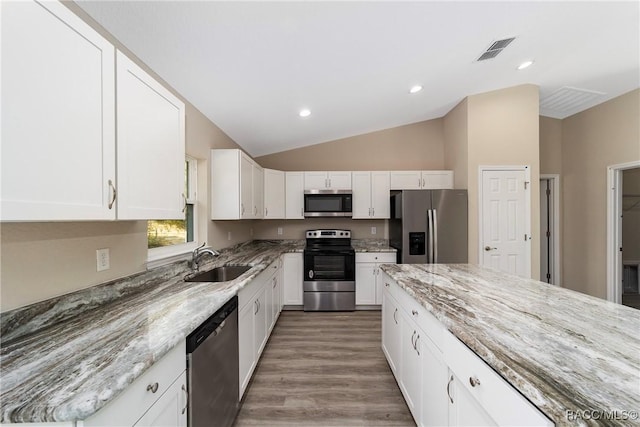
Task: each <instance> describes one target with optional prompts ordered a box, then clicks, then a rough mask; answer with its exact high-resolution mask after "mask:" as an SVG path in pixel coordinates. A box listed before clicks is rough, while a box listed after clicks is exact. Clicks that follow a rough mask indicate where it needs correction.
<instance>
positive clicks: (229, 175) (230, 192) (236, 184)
mask: <svg viewBox="0 0 640 427" xmlns="http://www.w3.org/2000/svg"><path fill="white" fill-rule="evenodd" d="M240 159H241V154H240V150H237V149H229V148H226V149H214V150H211V162H210V166H211V182H210V183H209V186H210V189H211V219H213V220H217V219H240V204H241V199H240V187H241V186H240V178H241V177H240V175H241V174H240V164H241V161H240Z"/></svg>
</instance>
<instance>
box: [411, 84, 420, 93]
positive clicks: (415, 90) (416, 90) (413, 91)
mask: <svg viewBox="0 0 640 427" xmlns="http://www.w3.org/2000/svg"><path fill="white" fill-rule="evenodd" d="M421 90H422V86H420V85H415V86H412V87H411V89H409V93H418V92H420V91H421Z"/></svg>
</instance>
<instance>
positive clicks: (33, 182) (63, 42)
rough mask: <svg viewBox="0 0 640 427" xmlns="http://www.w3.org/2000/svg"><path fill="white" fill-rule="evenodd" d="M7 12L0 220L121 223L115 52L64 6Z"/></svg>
mask: <svg viewBox="0 0 640 427" xmlns="http://www.w3.org/2000/svg"><path fill="white" fill-rule="evenodd" d="M0 8H1V13H0V15H1V25H0V27H1V28H2V49H1V55H2V59H1V60H2V101H1V102H2V107H1V110H2V118H1V121H2V129H1V133H2V136H1V139H2V156H1V159H2V160H1V162H2V163H1V166H0V173H1V179H0V181H1V182H2V187H1V189H0V197H1V203H2V205H1V212H2V218H1V219H2V220H14V221H25V220H30V221H33V220H47V221H48V220H89V219H96V220H98V219H99V220H104V219H115V217H116V214H115V212H116V210H115V206H114V205H112V206H111V208H110V207H109V205H110V199H111V197H112V196H113V193H112V191H111V190H110V186H109V181H111V182H112V183H113V185H115V179H116V177H115V156H116V149H115V87H114V84H115V75H114V73H115V67H114V65H115V64H114V47H113V45H111V44H110V43H109V42H108V41H107V40H105V39H104V38H103V37H102V36H100V35H99V34H98V33H97V32H96V31H95V30H93V29H92V28H91V27H89V25H87V24H86V23H85V22H83V21H82V20H81V19H80V18H78V17H77V16H76V15H75V14H74V13H72V12H71V11H70V10H69V9H67V8H66V7H65V6H63V5H62V4H61V3H58V2H42V3H36V2H33V1H21V2H4V1H3V2H2V4H0Z"/></svg>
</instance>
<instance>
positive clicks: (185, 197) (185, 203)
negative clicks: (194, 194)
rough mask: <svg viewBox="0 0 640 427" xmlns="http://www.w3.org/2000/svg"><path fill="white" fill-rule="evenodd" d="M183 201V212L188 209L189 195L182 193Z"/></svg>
mask: <svg viewBox="0 0 640 427" xmlns="http://www.w3.org/2000/svg"><path fill="white" fill-rule="evenodd" d="M182 201H183V202H184V203H183V205H182V213H184V211H186V210H187V196H185V195H184V193H182Z"/></svg>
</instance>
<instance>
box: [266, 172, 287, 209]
mask: <svg viewBox="0 0 640 427" xmlns="http://www.w3.org/2000/svg"><path fill="white" fill-rule="evenodd" d="M284 200H285V198H284V172H282V171H277V170H273V169H264V219H284V206H285V201H284Z"/></svg>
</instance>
